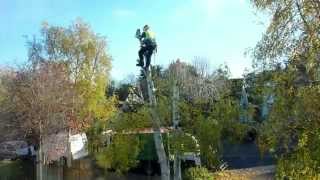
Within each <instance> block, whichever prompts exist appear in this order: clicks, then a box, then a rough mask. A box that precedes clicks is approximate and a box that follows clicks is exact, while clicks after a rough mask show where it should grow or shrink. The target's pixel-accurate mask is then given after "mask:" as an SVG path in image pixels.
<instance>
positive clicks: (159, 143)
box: [143, 70, 170, 180]
mask: <svg viewBox="0 0 320 180" xmlns="http://www.w3.org/2000/svg"><path fill="white" fill-rule="evenodd" d="M143 71H144V74H145V77H146V79H147V87H148V96H149V106H150V111H151V119H152V126H153V131H154V133H153V139H154V143H155V147H156V151H157V155H158V161H159V163H160V168H161V180H170V167H169V161H168V158H167V155H166V152H165V149H164V145H163V139H162V135H161V129H160V118H159V115H158V113H157V111H156V106H157V102H156V97H155V95H154V93H153V89H154V85H153V81H152V79H151V72H150V71H149V70H146V71H145V70H143Z"/></svg>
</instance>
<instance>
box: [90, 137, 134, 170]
mask: <svg viewBox="0 0 320 180" xmlns="http://www.w3.org/2000/svg"><path fill="white" fill-rule="evenodd" d="M139 147H140V141H139V139H138V138H137V137H135V136H132V135H115V136H113V140H112V143H111V144H110V145H108V146H107V147H105V148H103V149H102V150H101V151H99V152H98V153H96V156H95V157H96V161H97V164H98V165H99V166H100V167H102V168H105V169H114V170H116V172H117V173H120V174H121V173H125V172H127V171H128V170H129V169H130V168H132V167H135V166H136V164H137V159H136V158H137V156H138V154H139V151H140V148H139Z"/></svg>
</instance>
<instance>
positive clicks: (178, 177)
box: [173, 153, 182, 180]
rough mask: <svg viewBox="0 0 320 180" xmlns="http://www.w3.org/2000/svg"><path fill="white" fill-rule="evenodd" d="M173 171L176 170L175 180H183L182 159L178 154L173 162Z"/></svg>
mask: <svg viewBox="0 0 320 180" xmlns="http://www.w3.org/2000/svg"><path fill="white" fill-rule="evenodd" d="M173 170H174V172H173V173H174V176H173V178H174V180H181V179H182V178H181V159H180V157H179V155H178V154H177V153H175V155H174V161H173Z"/></svg>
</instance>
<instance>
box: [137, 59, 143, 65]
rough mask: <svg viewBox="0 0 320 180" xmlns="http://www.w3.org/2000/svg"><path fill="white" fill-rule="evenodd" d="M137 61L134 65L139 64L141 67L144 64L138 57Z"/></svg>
mask: <svg viewBox="0 0 320 180" xmlns="http://www.w3.org/2000/svg"><path fill="white" fill-rule="evenodd" d="M137 62H138V63H137V64H136V66H141V67H143V66H144V64H143V62H141V61H140V59H138V60H137Z"/></svg>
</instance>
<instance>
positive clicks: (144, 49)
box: [136, 25, 157, 69]
mask: <svg viewBox="0 0 320 180" xmlns="http://www.w3.org/2000/svg"><path fill="white" fill-rule="evenodd" d="M136 37H137V38H138V39H139V40H140V43H141V48H140V50H139V59H138V64H137V66H141V67H143V66H144V61H143V58H144V56H145V58H146V66H145V69H148V68H149V65H150V62H151V56H152V53H153V52H154V51H155V50H156V48H157V43H156V39H155V34H154V33H153V32H152V31H151V30H150V27H149V26H148V25H145V26H144V27H143V32H142V34H140V29H138V30H137V34H136Z"/></svg>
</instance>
